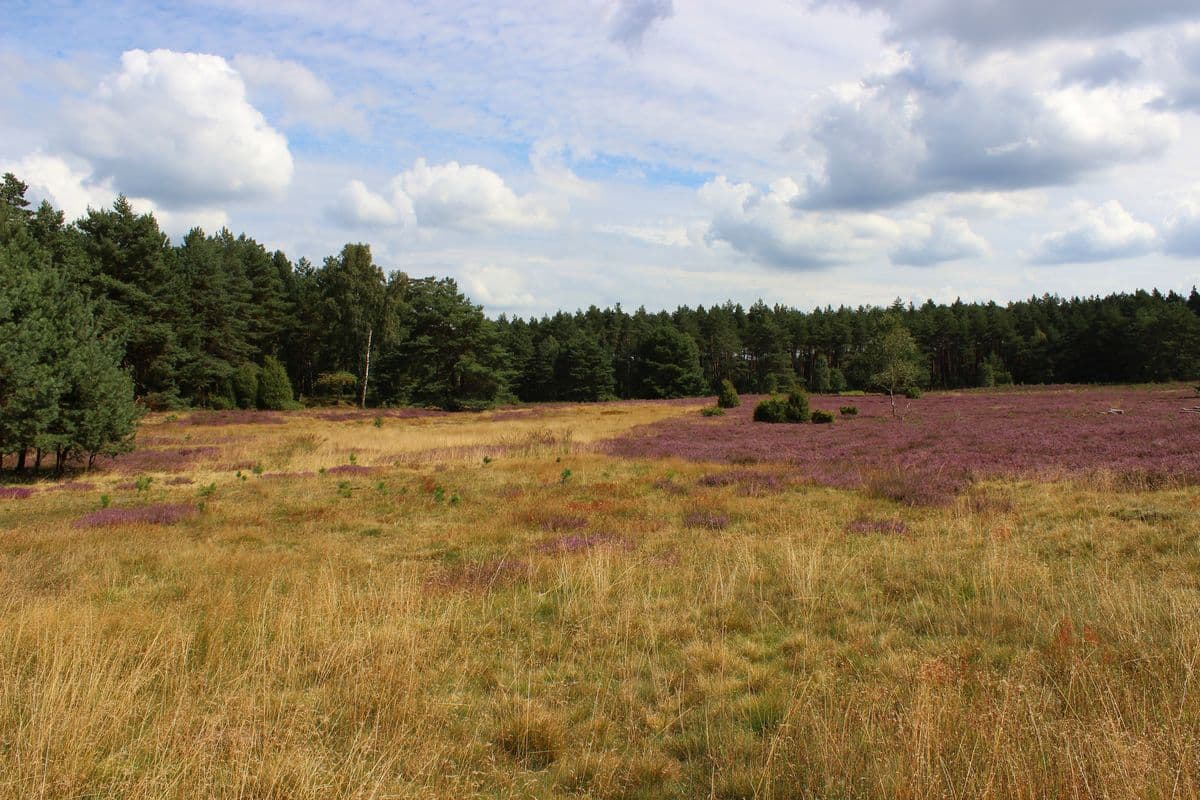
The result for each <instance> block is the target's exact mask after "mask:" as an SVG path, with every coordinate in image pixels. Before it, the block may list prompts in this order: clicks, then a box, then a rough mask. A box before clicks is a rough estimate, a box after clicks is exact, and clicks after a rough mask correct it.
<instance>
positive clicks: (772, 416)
mask: <svg viewBox="0 0 1200 800" xmlns="http://www.w3.org/2000/svg"><path fill="white" fill-rule="evenodd" d="M754 421H755V422H787V403H786V402H785V401H784V399H783V398H782V397H768V398H767V399H766V400H763V401H762V402H761V403H759V404H758V405H756V406H755V407H754Z"/></svg>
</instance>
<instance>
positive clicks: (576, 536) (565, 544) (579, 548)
mask: <svg viewBox="0 0 1200 800" xmlns="http://www.w3.org/2000/svg"><path fill="white" fill-rule="evenodd" d="M603 545H612V546H613V547H622V548H624V549H626V550H632V549H633V548H634V544H633V542H632V541H630V540H629V539H626V538H625V537H623V536H617V535H616V534H612V533H571V534H567V535H566V536H556V537H554V538H552V539H546V540H544V541H541V542H538V544H537V546H536V548H535V549H536V550H537V551H538V552H539V553H581V552H583V551H584V550H591V549H592V548H594V547H601V546H603Z"/></svg>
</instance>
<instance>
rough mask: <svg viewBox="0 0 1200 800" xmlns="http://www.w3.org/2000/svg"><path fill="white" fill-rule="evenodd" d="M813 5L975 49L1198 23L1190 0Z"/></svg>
mask: <svg viewBox="0 0 1200 800" xmlns="http://www.w3.org/2000/svg"><path fill="white" fill-rule="evenodd" d="M813 4H814V5H818V6H848V5H849V6H856V7H858V8H860V9H863V10H867V11H882V12H883V13H885V14H886V15H887V16H888V18H889V19H890V21H891V29H890V35H891V36H892V37H893V38H895V39H902V40H907V39H920V38H925V37H946V38H950V39H954V40H956V41H959V42H963V43H966V44H969V45H973V46H976V47H999V46H1012V45H1020V44H1024V43H1028V42H1033V41H1040V40H1045V39H1053V38H1080V37H1091V36H1107V35H1111V34H1115V33H1121V32H1123V31H1129V30H1136V29H1138V28H1144V27H1147V26H1149V25H1156V24H1161V23H1166V22H1176V21H1181V20H1189V19H1200V8H1198V7H1197V6H1196V3H1195V1H1194V0H1141V2H1136V3H1134V2H1129V0H1056V2H1049V3H1047V2H1044V0H1003V2H996V0H920V2H914V0H814V3H813Z"/></svg>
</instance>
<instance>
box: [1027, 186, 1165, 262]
mask: <svg viewBox="0 0 1200 800" xmlns="http://www.w3.org/2000/svg"><path fill="white" fill-rule="evenodd" d="M1073 210H1074V212H1075V215H1076V216H1077V217H1078V218H1079V221H1078V222H1077V223H1076V224H1075V225H1073V226H1071V227H1069V228H1067V229H1066V230H1062V231H1056V232H1054V233H1050V234H1047V235H1045V236H1042V237H1041V238H1040V239H1039V240H1038V241H1037V243H1036V244H1035V246H1034V249H1033V257H1032V260H1033V261H1035V262H1037V263H1040V264H1078V263H1087V262H1095V261H1112V260H1115V259H1119V258H1132V257H1135V256H1142V255H1146V254H1147V253H1150V252H1152V251H1154V249H1155V248H1156V247H1157V246H1158V232H1157V231H1155V229H1154V226H1152V225H1150V224H1149V223H1146V222H1142V221H1140V220H1137V219H1134V218H1133V217H1132V216H1131V215H1130V214H1129V212H1128V211H1126V210H1125V209H1124V207H1122V205H1121V204H1120V203H1119V202H1117V201H1116V200H1109V201H1108V202H1107V203H1104V204H1103V205H1099V206H1089V205H1087V204H1085V203H1078V204H1076V205H1075V206H1074V209H1073Z"/></svg>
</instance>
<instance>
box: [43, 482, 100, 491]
mask: <svg viewBox="0 0 1200 800" xmlns="http://www.w3.org/2000/svg"><path fill="white" fill-rule="evenodd" d="M95 488H96V485H95V484H94V483H86V482H84V481H63V482H62V483H56V484H54V485H53V486H51V487H50V491H54V492H90V491H92V490H93V489H95Z"/></svg>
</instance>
